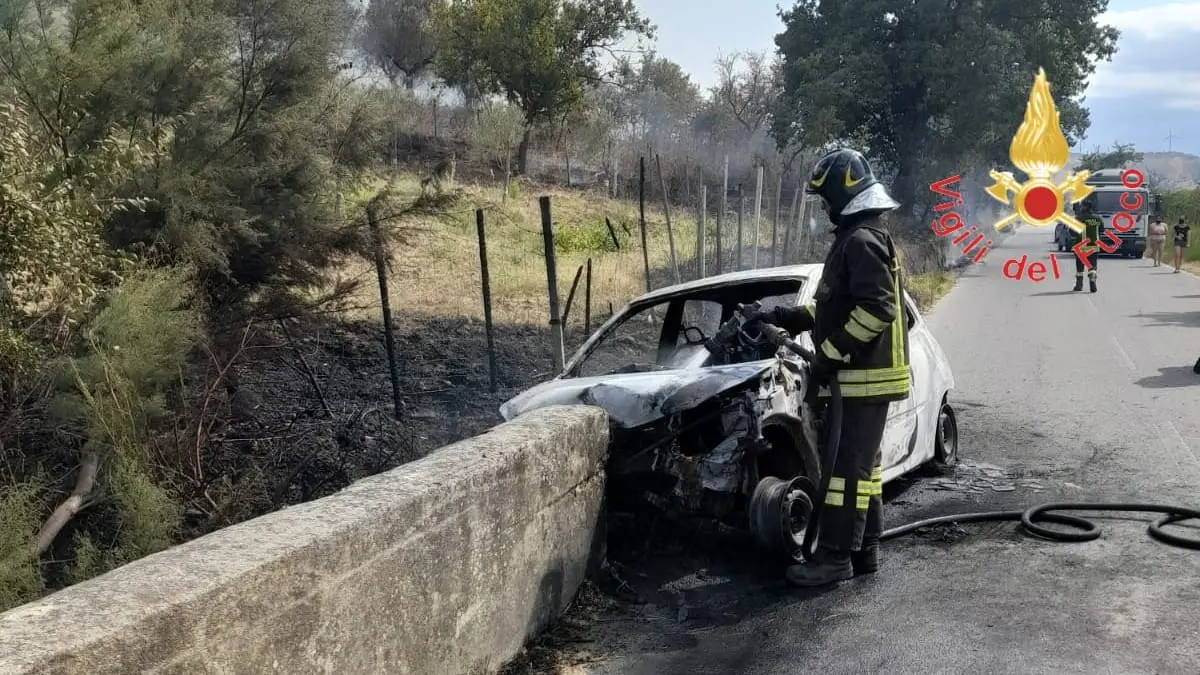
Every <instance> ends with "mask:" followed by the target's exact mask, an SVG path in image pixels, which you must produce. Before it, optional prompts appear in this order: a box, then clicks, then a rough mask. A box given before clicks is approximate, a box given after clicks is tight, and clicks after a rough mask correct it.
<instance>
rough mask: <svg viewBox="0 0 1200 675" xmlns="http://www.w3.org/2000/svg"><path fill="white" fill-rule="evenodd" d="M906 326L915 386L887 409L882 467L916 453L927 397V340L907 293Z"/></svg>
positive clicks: (897, 464)
mask: <svg viewBox="0 0 1200 675" xmlns="http://www.w3.org/2000/svg"><path fill="white" fill-rule="evenodd" d="M904 313H905V322H904V323H905V326H906V328H907V330H908V341H909V345H908V346H909V355H908V359H909V364H910V365H911V366H912V385H911V388H910V389H909V394H908V398H906V399H904V400H903V401H892V403H891V405H890V409H889V410H888V426H887V429H886V430H885V431H884V434H883V443H882V444H881V445H882V448H881V449H882V451H883V470H884V471H887V470H888V469H891V468H894V467H896V466H899V465H901V464H903V463H904V462H905V460H907V459H908V458H909V457H911V456H912V455H914V454H915V453H916V452H917V450H918V448H917V440H918V437H919V434H918V433H917V432H918V429H917V425H918V423H919V421H920V419H921V415H920V408H921V401H923V400H924V398H925V397H926V395H925V393H924V389H926V385H925V384H924V380H925V378H924V377H922V374H923V373H925V372H926V371H927V370H928V368H929V355H928V354H927V353H926V352H925V351H924V349H922V348H921V347H920V346H919V344H924V341H922V340H919V339H917V326H918V324H919V323H920V314H919V313H918V312H917V311H916V306H915V304H914V303H913V301H912V298H911V297H909V296H908V293H907V292H905V294H904Z"/></svg>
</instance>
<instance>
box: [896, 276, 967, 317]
mask: <svg viewBox="0 0 1200 675" xmlns="http://www.w3.org/2000/svg"><path fill="white" fill-rule="evenodd" d="M957 279H958V275H957V274H955V273H954V272H927V273H925V274H913V275H911V276H909V277H908V278H907V279H905V283H906V286H907V288H908V292H909V294H910V295H912V296H913V300H916V302H917V307H919V308H920V310H921V311H922V312H928V311H929V310H931V309H933V306H934V305H935V304H937V301H938V300H941V299H942V298H943V297H944V296H945V295H946V294H947V293H949V292H950V289H952V288H954V282H955V281H956V280H957Z"/></svg>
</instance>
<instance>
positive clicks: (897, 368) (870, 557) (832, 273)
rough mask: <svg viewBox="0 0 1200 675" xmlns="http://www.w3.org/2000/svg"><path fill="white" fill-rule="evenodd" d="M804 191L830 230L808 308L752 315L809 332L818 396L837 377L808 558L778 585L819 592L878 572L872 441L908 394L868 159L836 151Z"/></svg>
mask: <svg viewBox="0 0 1200 675" xmlns="http://www.w3.org/2000/svg"><path fill="white" fill-rule="evenodd" d="M805 192H806V193H807V194H810V195H816V196H817V197H818V198H819V200H820V202H821V206H822V208H823V209H824V210H825V211H826V213H827V214H828V216H829V219H830V221H832V223H833V225H834V227H835V229H834V241H833V245H832V246H831V247H830V249H829V253H828V255H827V256H826V257H825V271H824V273H823V274H822V275H821V282H820V285H819V286H818V287H817V291H816V295H815V296H814V300H815V302H814V303H813V304H811V305H808V306H803V307H776V308H775V309H773V310H770V311H768V312H765V313H762V314H759V315H758V316H757V318H758V319H759V320H761V321H765V322H767V323H771V324H774V325H777V326H779V327H780V328H783V329H784V330H786V331H788V332H789V333H791V334H793V335H795V334H798V333H802V332H804V331H808V330H811V331H812V340H813V344H814V345H817V349H816V357H817V358H816V362H815V363H813V364H812V366H813V377H814V386H813V387H812V389H814V390H816V391H817V396H818V398H827V397H828V396H829V388H828V383H829V381H830V379H832V378H837V381H838V382H839V384H840V385H841V389H842V397H843V399H842V400H843V410H842V430H841V437H840V446H839V449H838V456H837V460H836V462H835V463H834V466H833V467H822V471H830V479H829V490H828V493H827V494H826V496H825V502H824V505H823V506H822V509H821V515H820V520H819V522H818V523H815V524H810V525H809V527H813V526H816V527H818V528H819V530H818V533H819V539H818V544H817V550H816V555H814V559H813V560H811V561H806V562H804V563H802V564H799V565H793V566H791V567H789V568H788V570H787V580H788V581H789V582H790V583H792V584H795V585H797V586H821V585H825V584H829V583H834V582H837V581H843V580H846V579H849V578H851V577H853V576H854V575H856V574H869V573H872V572H874V571H875V570H876V569H878V566H879V557H878V551H879V537H880V535H881V534H882V532H883V467H882V456H881V450H880V444H881V442H882V440H883V431H884V426H885V425H886V424H887V418H888V407H889V404H890V403H891V402H892V401H899V400H903V399H905V398H907V397H908V395H909V388H910V382H911V378H912V376H911V372H910V369H909V361H908V359H909V352H908V331H907V327H906V326H905V323H906V321H905V313H904V309H903V303H904V301H903V298H904V294H903V286H902V281H901V278H900V259H899V256H897V254H896V247H895V244H894V243H893V241H892V238H891V237H890V236H889V234H888V232H887V230H886V229H885V227H884V225H883V223H882V221H881V219H880V215H881V214H883V213H885V212H887V211H891V210H893V209H896V208H899V206H900V205H899V204H898V203H897V202H896V201H895V200H893V199H892V197H891V195H889V194H888V192H887V189H886V188H884V186H883V185H882V184H881V183H880V182H879V181H878V180H877V179H876V178H875V174H874V172H873V171H872V170H871V165H870V164H869V163H868V162H867V159H866V158H865V157H864V156H863V155H862V154H861V153H859V152H858V151H856V150H851V149H840V150H835V151H833V152H831V153H829V154H827V155H825V156H824V157H822V158H821V159H820V160H819V161H818V162H817V164H816V166H815V167H814V168H813V172H812V176H811V177H810V178H809V180H808V184H807V185H806V187H805Z"/></svg>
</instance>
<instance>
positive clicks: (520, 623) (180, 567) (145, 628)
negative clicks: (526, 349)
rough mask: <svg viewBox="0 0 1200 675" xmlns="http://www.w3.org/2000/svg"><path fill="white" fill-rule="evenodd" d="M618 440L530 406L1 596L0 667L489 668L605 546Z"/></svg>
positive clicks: (590, 416) (567, 411)
mask: <svg viewBox="0 0 1200 675" xmlns="http://www.w3.org/2000/svg"><path fill="white" fill-rule="evenodd" d="M607 445H608V423H607V420H606V418H605V415H604V413H603V411H601V410H600V409H599V408H591V407H584V406H571V407H555V408H544V409H541V410H536V411H533V412H530V413H528V414H526V415H523V416H521V417H519V418H517V419H516V420H513V421H512V422H508V423H505V424H502V425H500V426H498V427H496V428H494V429H492V430H491V431H489V432H488V433H485V434H483V435H481V436H478V437H476V438H471V439H468V440H465V441H462V442H460V443H456V444H454V445H450V446H447V447H445V448H442V449H440V450H438V451H437V452H435V453H432V454H431V455H429V456H428V457H425V458H423V459H421V460H419V461H416V462H413V463H411V464H407V465H404V466H401V467H399V468H397V469H394V470H392V471H389V472H387V473H383V474H380V475H377V476H373V477H371V478H367V479H364V480H361V481H359V482H357V483H355V484H353V485H351V486H350V487H348V488H346V489H345V490H343V491H341V492H339V493H337V494H335V495H332V496H329V497H326V498H324V499H319V500H316V501H312V502H309V503H306V504H300V505H298V506H293V507H290V508H286V509H283V510H281V511H277V512H275V513H271V514H268V515H265V516H262V517H260V518H256V519H254V520H251V521H248V522H245V523H241V524H238V525H235V526H233V527H229V528H226V529H224V530H221V531H218V532H214V533H213V534H210V535H208V536H205V537H202V538H200V539H196V540H194V541H190V542H188V543H185V544H182V545H180V546H177V547H175V548H172V549H169V550H167V551H163V552H161V553H157V554H155V555H152V556H149V557H147V558H144V559H142V560H138V561H136V562H133V563H130V564H129V565H126V566H124V567H121V568H119V569H116V570H113V571H112V572H109V573H108V574H105V575H103V576H100V577H97V578H95V579H92V580H90V581H87V582H84V583H81V584H78V585H76V586H72V587H70V588H67V589H64V590H62V591H59V592H57V593H54V594H53V595H50V596H48V597H46V598H43V599H42V600H39V601H37V602H33V603H30V604H27V605H24V606H21V607H17V608H15V609H13V610H10V611H9V612H7V613H5V614H0V673H3V674H4V675H15V674H18V673H21V674H23V673H30V674H32V673H38V674H39V675H52V674H74V673H88V674H89V675H101V674H107V673H113V674H117V673H120V674H122V675H129V674H131V673H157V674H167V673H171V674H175V673H178V674H180V675H183V674H185V673H186V674H187V675H195V674H196V673H247V674H249V673H255V674H258V673H271V672H275V673H288V674H289V675H301V674H304V673H339V674H343V673H344V674H351V675H353V674H359V673H361V674H371V675H374V674H376V673H379V674H383V673H388V674H391V673H414V674H425V673H430V674H438V675H442V674H446V675H450V674H454V673H490V672H495V671H496V670H497V669H498V668H499V667H500V666H501V665H502V664H503V662H504V661H506V660H508V659H509V658H511V657H512V656H514V655H515V654H516V653H517V652H518V651H519V650H520V648H521V646H522V645H523V643H524V641H525V640H526V638H527V637H529V636H530V635H532V634H534V633H536V632H537V631H538V630H540V629H541V628H543V627H544V626H545V625H546V624H547V623H548V622H550V621H551V620H552V619H554V618H555V617H557V615H558V614H559V613H561V612H562V611H563V609H565V606H566V604H567V603H569V602H570V600H571V598H572V596H573V595H574V593H575V591H576V589H577V588H578V586H579V584H580V582H581V581H582V580H583V578H584V576H585V574H586V571H587V569H588V566H589V563H590V562H596V561H597V553H598V551H599V550H600V547H601V546H602V542H603V533H602V530H603V528H602V527H600V525H599V523H600V522H601V521H600V511H601V502H602V496H603V490H604V474H603V462H604V458H605V453H606V450H607Z"/></svg>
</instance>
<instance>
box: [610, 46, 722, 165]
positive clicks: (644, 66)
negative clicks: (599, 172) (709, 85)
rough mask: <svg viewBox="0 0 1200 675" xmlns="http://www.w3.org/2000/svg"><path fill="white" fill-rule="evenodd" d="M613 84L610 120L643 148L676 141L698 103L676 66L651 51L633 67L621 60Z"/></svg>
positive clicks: (697, 94)
mask: <svg viewBox="0 0 1200 675" xmlns="http://www.w3.org/2000/svg"><path fill="white" fill-rule="evenodd" d="M613 84H614V86H613V87H612V91H613V94H614V96H613V97H612V99H615V101H614V102H615V103H616V105H615V106H614V107H615V109H614V110H613V112H614V117H616V118H618V119H620V120H621V121H622V123H623V124H624V125H627V127H628V132H629V133H630V134H631V135H632V136H633V137H634V138H636V139H637V140H638V141H639V142H640V143H642V144H644V145H652V146H655V147H659V146H661V145H662V144H665V143H668V142H673V141H676V140H679V137H680V135H681V133H683V132H685V131H686V125H687V123H688V121H689V120H690V119H691V118H692V116H693V115H695V111H696V108H697V107H699V105H700V102H701V98H700V91H699V89H698V88H697V87H696V85H695V84H693V83H692V80H691V78H690V77H689V76H688V75H687V73H684V72H683V69H682V68H680V67H679V64H677V63H675V62H674V61H671V60H670V59H667V58H663V57H660V56H658V55H657V54H655V53H654V52H652V51H649V52H646V53H645V54H643V55H642V58H641V60H640V62H639V63H637V64H636V65H635V63H634V62H633V61H632V60H631V59H629V58H623V59H621V60H620V61H619V63H618V67H617V76H616V81H615V82H614V83H613Z"/></svg>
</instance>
